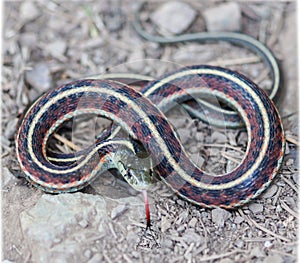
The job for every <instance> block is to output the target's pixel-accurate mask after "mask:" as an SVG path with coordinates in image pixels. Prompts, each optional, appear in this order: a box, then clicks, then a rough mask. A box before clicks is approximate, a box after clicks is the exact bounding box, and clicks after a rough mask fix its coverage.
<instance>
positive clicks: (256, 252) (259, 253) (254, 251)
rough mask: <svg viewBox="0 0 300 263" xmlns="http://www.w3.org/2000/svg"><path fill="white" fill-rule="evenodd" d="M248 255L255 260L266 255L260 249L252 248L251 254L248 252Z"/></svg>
mask: <svg viewBox="0 0 300 263" xmlns="http://www.w3.org/2000/svg"><path fill="white" fill-rule="evenodd" d="M250 255H251V256H252V257H256V258H262V257H265V256H266V254H265V252H264V250H263V249H262V248H260V247H254V248H253V249H252V250H251V252H250Z"/></svg>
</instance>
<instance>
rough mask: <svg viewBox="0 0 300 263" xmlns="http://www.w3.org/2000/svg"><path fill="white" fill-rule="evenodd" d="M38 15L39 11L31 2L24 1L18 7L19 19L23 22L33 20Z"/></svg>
mask: <svg viewBox="0 0 300 263" xmlns="http://www.w3.org/2000/svg"><path fill="white" fill-rule="evenodd" d="M39 15H40V11H39V9H38V8H37V7H36V5H35V4H34V2H33V1H25V2H23V3H22V4H21V6H20V17H21V18H22V19H24V20H27V21H29V20H34V19H35V18H37V17H38V16H39Z"/></svg>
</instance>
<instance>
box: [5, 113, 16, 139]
mask: <svg viewBox="0 0 300 263" xmlns="http://www.w3.org/2000/svg"><path fill="white" fill-rule="evenodd" d="M18 121H19V119H17V118H12V119H10V120H9V121H8V123H7V125H6V129H5V131H4V136H5V137H6V138H7V139H9V140H12V139H13V138H14V135H15V132H16V127H17V123H18Z"/></svg>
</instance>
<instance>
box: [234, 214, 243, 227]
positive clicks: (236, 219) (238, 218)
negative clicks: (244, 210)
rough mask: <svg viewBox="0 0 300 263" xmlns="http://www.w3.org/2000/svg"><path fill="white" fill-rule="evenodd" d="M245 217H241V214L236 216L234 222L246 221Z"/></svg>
mask: <svg viewBox="0 0 300 263" xmlns="http://www.w3.org/2000/svg"><path fill="white" fill-rule="evenodd" d="M244 220H245V219H244V218H243V217H241V216H236V217H235V218H234V223H236V224H238V225H239V224H240V223H242V222H243V221H244Z"/></svg>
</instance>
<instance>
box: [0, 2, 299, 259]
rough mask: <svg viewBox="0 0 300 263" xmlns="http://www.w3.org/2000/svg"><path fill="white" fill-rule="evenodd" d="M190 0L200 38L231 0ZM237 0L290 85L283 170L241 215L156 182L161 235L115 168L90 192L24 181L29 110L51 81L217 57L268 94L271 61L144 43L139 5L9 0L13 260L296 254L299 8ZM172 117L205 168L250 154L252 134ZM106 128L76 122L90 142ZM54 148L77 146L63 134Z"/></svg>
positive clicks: (7, 129)
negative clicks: (19, 143)
mask: <svg viewBox="0 0 300 263" xmlns="http://www.w3.org/2000/svg"><path fill="white" fill-rule="evenodd" d="M231 2H234V1H231ZM163 3H165V2H163V1H157V0H156V1H152V2H151V4H148V5H146V6H145V8H144V10H143V11H142V13H141V14H140V17H141V20H142V21H143V24H144V26H145V28H146V30H148V31H149V32H155V27H154V26H153V24H154V23H153V21H152V20H151V14H153V12H154V11H155V10H157V9H159V8H161V6H162V4H163ZM186 3H187V4H188V5H189V6H190V7H191V8H192V10H193V11H194V13H195V14H196V15H195V17H194V19H193V20H192V21H191V25H189V26H187V29H186V30H185V32H190V33H194V32H198V31H203V30H205V28H206V25H205V19H204V16H203V14H204V12H205V10H208V9H211V8H214V7H219V6H220V5H221V4H223V3H224V1H192V0H188V1H186ZM235 3H238V6H239V8H240V11H241V15H242V17H241V32H243V33H245V34H249V35H251V36H253V37H255V38H257V39H259V40H260V41H262V42H263V43H265V44H266V45H267V46H268V47H269V48H270V49H271V50H272V51H273V53H274V54H275V56H276V58H277V59H278V60H279V62H280V65H281V69H282V75H283V79H284V81H283V84H282V85H281V88H280V94H279V100H278V101H277V102H276V104H277V106H278V109H279V112H280V115H281V117H282V120H283V124H284V129H285V135H286V139H287V149H286V153H285V156H284V161H283V165H282V168H281V171H280V172H279V174H278V175H277V177H276V178H275V180H274V182H273V183H272V185H271V187H270V188H269V189H268V190H267V191H266V192H265V193H264V194H263V195H261V196H260V197H259V198H257V199H255V200H254V201H252V202H251V203H250V204H247V205H245V206H243V207H241V208H239V209H237V210H233V211H226V210H223V209H205V208H201V207H198V206H195V205H193V204H190V203H188V202H187V201H184V200H183V199H181V198H180V197H178V196H177V195H175V194H173V193H172V191H171V190H170V189H168V188H167V187H166V186H165V185H163V184H162V183H161V182H157V183H156V184H155V185H154V187H153V188H152V189H151V191H150V192H149V195H150V204H151V216H152V231H148V232H146V234H145V233H144V230H143V228H144V226H145V218H144V207H143V198H142V196H141V194H140V193H138V192H136V191H134V190H132V189H131V188H130V187H129V186H128V185H127V184H126V183H124V182H123V181H122V180H121V179H120V178H116V177H113V176H111V175H110V174H108V173H107V174H105V175H103V176H101V178H99V180H97V181H96V182H94V183H93V185H91V186H89V187H87V188H86V189H84V190H82V191H80V192H79V193H74V194H61V195H51V194H47V193H44V192H43V191H42V190H40V189H37V188H35V187H32V186H31V185H30V184H29V183H28V182H27V181H26V180H25V179H24V178H20V176H22V173H21V169H20V167H19V164H18V162H17V158H16V153H15V146H14V136H15V132H16V125H17V122H18V118H19V116H20V115H21V114H22V113H23V111H24V110H25V108H26V107H27V105H28V104H30V103H31V102H32V101H33V100H34V99H35V98H36V97H38V96H39V95H40V94H42V93H43V92H45V91H47V90H48V89H50V88H51V87H55V86H57V85H60V84H62V83H67V82H69V81H71V80H74V79H79V78H84V77H87V76H95V75H97V74H106V73H118V72H123V73H138V74H143V75H147V76H151V77H153V78H155V77H159V76H161V75H162V74H164V73H167V72H170V71H171V70H173V69H178V68H179V67H181V66H184V65H194V64H212V65H220V66H224V67H228V68H230V69H233V70H237V71H239V72H241V73H243V74H245V75H246V76H247V77H249V78H250V79H251V80H253V81H254V82H256V83H258V84H259V85H260V86H261V87H263V88H266V89H268V87H270V83H271V79H270V76H268V74H267V73H268V72H266V70H265V68H266V66H265V65H264V64H263V63H262V62H261V61H258V60H257V57H256V55H255V54H253V53H251V52H250V51H248V50H245V49H244V48H242V47H237V46H233V45H231V44H229V43H226V42H212V43H197V42H187V43H178V44H174V45H171V44H166V45H159V44H157V43H152V42H149V41H147V40H144V39H142V38H141V37H140V36H139V35H138V34H137V32H136V31H135V30H134V28H133V27H132V21H133V19H134V11H135V10H136V8H137V4H138V3H137V2H135V1H129V0H128V1H117V0H116V1H114V0H100V1H37V2H34V1H22V2H21V1H20V2H19V1H17V2H16V1H7V2H5V4H4V13H3V22H4V24H3V25H4V28H3V50H2V55H3V69H2V76H3V78H2V101H1V108H2V109H1V110H2V131H1V132H2V133H1V150H2V152H1V159H2V185H1V187H2V224H3V225H2V228H3V248H2V262H7V263H8V262H18V263H19V262H20V263H24V262H89V263H92V262H93V263H95V262H222V263H229V262H264V263H267V262H272V263H277V262H287V263H288V262H296V261H297V246H298V240H297V231H298V216H299V215H298V195H297V193H298V191H299V179H298V151H297V146H298V145H299V142H298V137H297V136H298V86H297V79H298V76H297V55H296V54H297V47H296V39H297V38H296V35H297V30H296V3H295V2H293V1H289V2H284V1H274V2H270V1H266V2H263V1H259V2H257V1H247V2H244V1H238V2H235ZM170 23H172V21H171V20H170ZM158 33H162V34H164V33H165V31H164V30H160V29H158ZM249 60H250V61H252V62H250V63H247V61H249ZM241 61H242V62H241ZM243 61H245V62H243ZM168 117H169V119H170V122H171V123H172V124H173V125H174V127H175V128H176V131H177V133H178V134H179V136H180V138H181V140H182V143H183V145H184V146H185V147H186V149H187V151H188V152H189V154H190V156H191V158H193V160H194V161H195V162H197V163H198V165H199V166H200V167H202V169H204V170H205V171H207V172H209V173H212V174H221V173H224V172H228V171H231V170H232V169H234V168H235V167H236V166H237V165H238V163H239V162H240V161H241V160H242V158H243V156H244V153H245V149H246V145H247V134H246V131H245V130H243V129H242V130H232V129H220V128H215V127H210V126H208V125H206V124H203V123H201V122H200V121H195V120H192V119H191V118H190V117H189V116H188V115H187V114H185V113H184V112H183V111H180V110H179V111H172V112H171V113H170V114H169V115H168ZM82 122H83V123H82ZM101 125H102V122H101V124H99V121H98V120H95V119H92V120H83V119H81V120H79V121H78V123H76V124H74V123H73V128H74V130H73V131H72V135H74V140H73V143H75V144H77V145H81V146H82V144H84V145H85V144H86V143H87V141H89V142H90V141H91V137H90V133H89V131H91V129H92V130H94V131H95V132H96V130H97V129H98V128H99V127H101ZM98 126H99V127H98ZM61 135H64V134H63V133H62V134H61ZM66 136H67V135H66ZM93 136H94V135H93ZM93 136H92V141H93V138H94V137H93ZM52 145H53V147H56V150H60V151H63V152H65V151H67V150H69V147H68V146H66V145H64V144H63V143H61V142H58V141H55V140H54V139H53V142H52ZM226 145H227V146H228V145H229V147H227V146H226ZM199 149H200V150H199ZM17 177H18V178H17Z"/></svg>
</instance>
